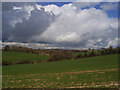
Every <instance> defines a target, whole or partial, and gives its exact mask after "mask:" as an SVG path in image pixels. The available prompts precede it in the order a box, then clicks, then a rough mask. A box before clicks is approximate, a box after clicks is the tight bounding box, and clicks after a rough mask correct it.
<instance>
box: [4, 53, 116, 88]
mask: <svg viewBox="0 0 120 90" xmlns="http://www.w3.org/2000/svg"><path fill="white" fill-rule="evenodd" d="M2 69H3V70H2V71H3V73H2V80H3V81H2V86H3V88H118V55H117V54H114V55H105V56H96V57H89V58H82V59H75V60H63V61H55V62H48V63H36V64H21V65H10V66H3V68H2Z"/></svg>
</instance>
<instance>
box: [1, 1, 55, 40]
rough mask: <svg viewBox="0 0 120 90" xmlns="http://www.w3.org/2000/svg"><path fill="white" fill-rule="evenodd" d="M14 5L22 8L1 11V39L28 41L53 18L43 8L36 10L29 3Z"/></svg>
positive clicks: (38, 33)
mask: <svg viewBox="0 0 120 90" xmlns="http://www.w3.org/2000/svg"><path fill="white" fill-rule="evenodd" d="M16 5H18V6H16V7H21V8H22V9H19V10H18V9H17V10H16V9H12V10H11V9H10V10H9V11H3V20H2V21H3V41H17V42H29V41H31V39H32V37H34V36H35V35H40V34H41V33H43V32H44V31H45V30H46V28H47V27H49V25H50V23H51V22H52V21H53V19H54V16H53V15H52V14H51V13H48V12H45V9H44V8H41V10H38V9H37V8H35V7H34V6H33V4H32V6H31V3H30V4H28V3H27V4H25V3H24V4H23V6H22V4H20V3H18V4H16ZM3 10H4V9H3Z"/></svg>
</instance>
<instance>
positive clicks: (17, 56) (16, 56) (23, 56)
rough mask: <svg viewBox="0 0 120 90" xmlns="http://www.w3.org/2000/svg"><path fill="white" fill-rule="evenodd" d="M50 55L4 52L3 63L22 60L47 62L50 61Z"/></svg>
mask: <svg viewBox="0 0 120 90" xmlns="http://www.w3.org/2000/svg"><path fill="white" fill-rule="evenodd" d="M48 58H49V56H48V55H39V54H32V53H25V52H10V51H2V61H10V62H17V61H20V60H32V61H37V60H41V61H46V60H48Z"/></svg>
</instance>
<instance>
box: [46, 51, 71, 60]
mask: <svg viewBox="0 0 120 90" xmlns="http://www.w3.org/2000/svg"><path fill="white" fill-rule="evenodd" d="M72 58H73V56H72V52H71V51H64V50H59V51H54V52H53V53H52V54H51V55H50V58H49V60H48V61H59V60H64V59H72Z"/></svg>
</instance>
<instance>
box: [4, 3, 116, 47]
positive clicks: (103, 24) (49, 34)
mask: <svg viewBox="0 0 120 90" xmlns="http://www.w3.org/2000/svg"><path fill="white" fill-rule="evenodd" d="M98 4H99V3H78V2H77V3H70V4H65V5H63V6H61V7H58V6H56V5H53V4H51V5H46V6H41V5H38V4H24V5H22V4H18V6H17V4H16V6H14V7H13V8H14V9H10V10H9V11H10V12H8V11H4V13H3V14H4V17H3V40H4V41H14V42H45V43H49V45H48V46H47V47H48V48H51V47H55V48H58V47H64V48H81V49H83V48H102V47H108V46H109V45H111V43H113V42H114V43H115V42H116V38H117V37H118V21H117V20H118V19H117V18H110V17H109V16H108V15H107V14H106V12H105V11H104V10H101V9H96V8H94V6H96V5H98ZM15 7H17V8H15ZM86 7H89V8H86ZM18 8H19V9H18ZM28 8H29V9H28ZM83 8H86V9H83ZM9 16H11V17H9ZM112 45H113V46H117V43H116V44H112ZM31 46H32V47H37V46H38V47H39V45H37V44H36V45H35V44H34V45H31ZM40 47H41V46H40ZM43 47H44V46H43Z"/></svg>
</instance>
